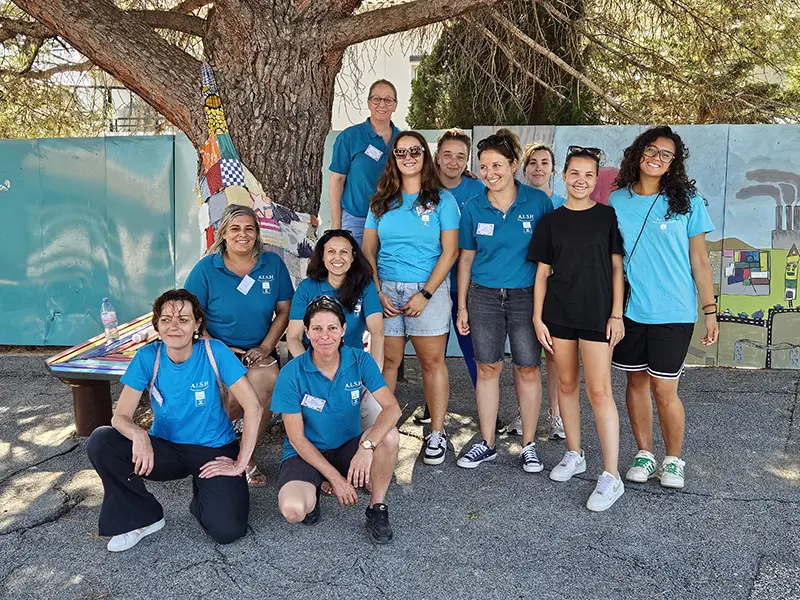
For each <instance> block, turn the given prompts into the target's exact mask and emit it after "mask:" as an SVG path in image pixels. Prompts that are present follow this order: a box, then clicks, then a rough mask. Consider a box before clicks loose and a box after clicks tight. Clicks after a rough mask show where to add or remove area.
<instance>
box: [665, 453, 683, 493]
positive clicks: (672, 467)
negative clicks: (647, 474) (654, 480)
mask: <svg viewBox="0 0 800 600" xmlns="http://www.w3.org/2000/svg"><path fill="white" fill-rule="evenodd" d="M685 466H686V463H685V462H683V461H682V460H681V459H680V458H678V457H677V456H665V457H664V462H663V463H661V469H659V470H660V474H659V477H660V478H661V485H662V486H664V487H668V488H675V489H678V490H679V489H681V488H683V468H684V467H685Z"/></svg>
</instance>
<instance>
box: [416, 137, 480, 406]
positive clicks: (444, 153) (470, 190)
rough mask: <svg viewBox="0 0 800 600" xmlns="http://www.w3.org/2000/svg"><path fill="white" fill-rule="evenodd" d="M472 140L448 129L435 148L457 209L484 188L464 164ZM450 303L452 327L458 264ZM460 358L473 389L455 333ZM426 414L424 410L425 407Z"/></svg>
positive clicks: (466, 346) (474, 371)
mask: <svg viewBox="0 0 800 600" xmlns="http://www.w3.org/2000/svg"><path fill="white" fill-rule="evenodd" d="M471 147H472V140H471V139H470V137H469V136H468V135H467V134H466V133H464V132H463V131H461V130H460V129H448V130H447V131H445V132H444V133H443V134H442V135H441V136H439V140H438V142H437V147H436V157H435V160H436V168H437V171H438V173H439V181H440V182H441V184H442V187H444V188H445V189H446V190H447V191H449V192H450V193H451V194H453V196H454V197H455V199H456V202H458V207H459V208H463V207H464V205H465V204H466V203H467V201H468V200H470V199H471V198H472V197H473V196H477V195H478V194H480V193H481V192H482V191H483V188H484V187H485V186H484V185H483V182H482V181H481V180H480V179H473V178H472V176H471V175H469V174H468V171H467V161H468V160H469V153H470V148H471ZM450 299H451V300H452V302H453V309H452V317H453V323H455V322H456V321H457V319H458V313H457V312H456V308H457V307H458V261H456V264H454V265H453V268H452V269H451V271H450ZM455 333H456V337H457V339H458V345H459V347H460V348H461V354H462V355H463V356H464V364H466V366H467V370H468V371H469V376H470V378H471V379H472V385H473V386H474V385H475V384H476V382H477V380H478V367H477V366H476V365H475V356H474V354H473V350H472V338H471V337H470V336H469V334H467V335H461V334H460V333H459V332H458V329H456V331H455ZM426 413H427V407H426Z"/></svg>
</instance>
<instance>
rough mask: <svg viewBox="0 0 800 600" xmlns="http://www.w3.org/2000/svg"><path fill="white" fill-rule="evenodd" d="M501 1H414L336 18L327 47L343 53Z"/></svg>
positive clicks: (331, 27) (329, 30) (332, 24)
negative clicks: (351, 47)
mask: <svg viewBox="0 0 800 600" xmlns="http://www.w3.org/2000/svg"><path fill="white" fill-rule="evenodd" d="M500 1H501V0H460V1H459V0H414V1H413V2H406V3H404V4H398V5H396V6H389V7H387V8H379V9H377V10H370V11H367V12H363V13H360V14H357V15H353V16H351V17H345V18H343V19H336V20H334V21H332V22H331V25H330V27H329V29H328V34H327V39H328V47H329V48H330V49H331V50H343V49H345V48H347V47H348V46H351V45H353V44H357V43H359V42H365V41H367V40H372V39H375V38H378V37H382V36H384V35H388V34H390V33H399V32H401V31H407V30H409V29H415V28H417V27H423V26H424V25H430V24H431V23H437V22H439V21H444V20H446V19H449V18H451V17H455V16H458V15H460V14H463V13H465V12H467V11H469V10H473V9H475V8H480V7H486V6H491V5H493V4H497V3H498V2H500Z"/></svg>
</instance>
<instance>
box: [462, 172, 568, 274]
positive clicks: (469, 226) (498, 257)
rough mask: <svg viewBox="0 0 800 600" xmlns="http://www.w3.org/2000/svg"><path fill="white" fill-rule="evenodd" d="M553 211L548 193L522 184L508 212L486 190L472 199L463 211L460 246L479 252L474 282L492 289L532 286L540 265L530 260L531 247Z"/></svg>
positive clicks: (518, 187) (476, 255)
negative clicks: (541, 224) (536, 232)
mask: <svg viewBox="0 0 800 600" xmlns="http://www.w3.org/2000/svg"><path fill="white" fill-rule="evenodd" d="M552 210H553V205H552V203H551V202H550V198H548V197H547V194H545V193H544V192H543V191H541V190H537V189H535V188H532V187H530V186H527V185H525V184H522V183H517V197H516V199H515V200H514V203H513V204H512V205H511V206H510V207H509V209H508V212H507V213H506V214H505V215H504V214H503V213H502V212H501V211H500V210H498V209H496V208H495V207H494V206H492V203H491V202H489V198H488V197H487V195H486V192H485V191H484V192H483V193H482V194H481V195H479V196H476V197H475V198H473V199H472V200H470V201H469V202H468V203H467V204H466V205H465V206H464V211H463V212H462V214H461V227H460V228H459V232H458V245H459V247H461V248H463V249H464V250H475V251H476V254H475V260H474V261H473V263H472V281H474V282H475V283H477V284H478V285H482V286H484V287H488V288H510V289H519V288H526V287H530V286H532V285H533V281H534V279H535V278H536V267H537V265H536V263H533V262H531V261H529V260H528V246H530V243H531V237H532V235H533V230H534V229H536V224H537V223H538V222H539V219H541V218H542V217H543V216H544V215H546V214H547V213H549V212H551V211H552Z"/></svg>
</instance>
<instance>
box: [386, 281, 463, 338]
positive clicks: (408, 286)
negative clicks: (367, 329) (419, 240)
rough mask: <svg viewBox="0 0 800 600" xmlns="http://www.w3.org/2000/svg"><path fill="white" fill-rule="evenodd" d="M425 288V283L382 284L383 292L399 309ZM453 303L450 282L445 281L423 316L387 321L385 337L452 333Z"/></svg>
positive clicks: (401, 317) (429, 302)
mask: <svg viewBox="0 0 800 600" xmlns="http://www.w3.org/2000/svg"><path fill="white" fill-rule="evenodd" d="M424 287H425V282H424V281H423V282H422V283H404V282H402V281H383V282H382V283H381V290H383V293H384V294H386V295H387V296H388V297H389V299H390V300H391V301H392V304H394V306H395V307H396V308H399V307H401V306H404V305H405V304H406V303H407V302H408V301H409V300H410V299H411V296H413V295H414V294H416V293H417V292H419V291H420V290H421V289H422V288H424ZM450 302H451V300H450V282H449V281H448V280H447V279H445V280H444V281H443V282H442V285H440V286H439V287H438V288H436V291H435V292H433V297H431V299H430V300H428V304H427V306H425V310H423V311H422V314H421V315H420V316H418V317H406V316H405V315H398V316H396V317H391V318H389V319H384V320H383V334H384V335H385V336H387V337H400V336H406V335H418V336H421V337H433V336H435V335H444V334H446V333H447V332H448V331H450Z"/></svg>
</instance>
